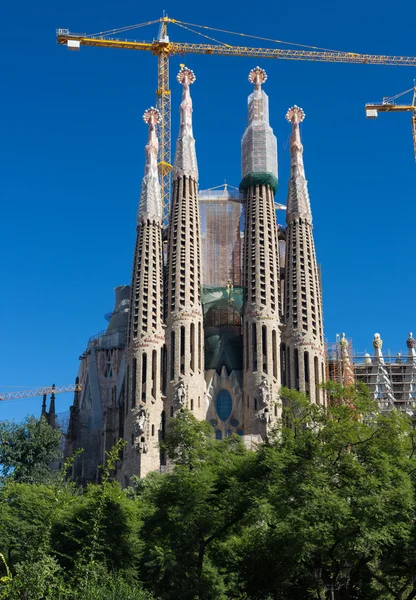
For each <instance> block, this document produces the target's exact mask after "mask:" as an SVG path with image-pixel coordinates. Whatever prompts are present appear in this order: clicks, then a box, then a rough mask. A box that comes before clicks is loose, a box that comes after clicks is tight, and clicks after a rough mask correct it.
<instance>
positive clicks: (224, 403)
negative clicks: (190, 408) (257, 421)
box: [215, 390, 233, 421]
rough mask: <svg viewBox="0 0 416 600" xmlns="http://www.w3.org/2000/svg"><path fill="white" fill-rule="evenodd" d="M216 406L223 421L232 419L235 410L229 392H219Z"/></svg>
mask: <svg viewBox="0 0 416 600" xmlns="http://www.w3.org/2000/svg"><path fill="white" fill-rule="evenodd" d="M215 406H216V409H217V414H218V417H219V418H220V419H221V420H222V421H227V419H229V418H230V415H231V412H232V410H233V401H232V398H231V396H230V394H229V392H227V390H220V391H219V392H218V394H217V399H216V403H215Z"/></svg>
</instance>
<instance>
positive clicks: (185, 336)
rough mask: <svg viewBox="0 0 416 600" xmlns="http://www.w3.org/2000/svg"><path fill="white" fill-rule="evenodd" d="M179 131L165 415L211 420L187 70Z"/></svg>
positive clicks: (181, 78)
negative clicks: (183, 412) (182, 411)
mask: <svg viewBox="0 0 416 600" xmlns="http://www.w3.org/2000/svg"><path fill="white" fill-rule="evenodd" d="M177 79H178V81H179V83H180V84H181V85H182V102H181V105H180V129H179V136H178V139H177V142H176V154H175V162H174V173H173V189H172V205H171V212H170V220H169V230H168V272H167V281H166V284H167V285H166V346H167V348H168V356H167V373H166V375H167V382H168V383H167V400H166V406H165V414H166V417H167V418H170V417H172V416H174V414H175V412H176V411H177V410H179V409H180V408H181V407H186V408H188V409H189V410H191V411H192V412H193V414H194V415H195V417H196V418H197V419H200V420H203V419H205V415H206V406H205V379H204V332H203V315H202V304H201V232H200V218H199V203H198V166H197V161H196V152H195V139H194V135H193V131H192V100H191V96H190V93H189V86H190V85H191V84H192V83H193V82H194V81H195V75H194V73H193V71H191V70H190V69H187V68H185V67H183V68H182V69H181V70H180V72H179V74H178V76H177Z"/></svg>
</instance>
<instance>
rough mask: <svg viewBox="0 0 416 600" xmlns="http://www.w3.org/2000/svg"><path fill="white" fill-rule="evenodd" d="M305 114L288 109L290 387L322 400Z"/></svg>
mask: <svg viewBox="0 0 416 600" xmlns="http://www.w3.org/2000/svg"><path fill="white" fill-rule="evenodd" d="M304 118H305V113H304V112H303V110H302V109H301V108H299V107H298V106H293V107H292V108H290V109H289V110H288V111H287V113H286V119H287V120H288V121H289V123H291V125H292V135H291V138H290V154H291V173H290V180H289V186H288V200H287V212H286V223H287V228H286V268H285V321H286V332H285V341H286V352H287V355H286V372H287V376H286V385H287V386H288V387H291V388H294V389H298V390H300V391H302V392H306V393H307V394H308V395H309V397H310V399H311V401H312V402H317V403H323V402H324V399H325V398H324V392H323V391H322V390H321V389H320V387H319V385H320V384H321V383H322V382H323V381H324V380H325V349H324V336H323V324H322V293H321V282H320V276H319V272H318V265H317V261H316V255H315V247H314V240H313V234H312V214H311V207H310V201H309V194H308V189H307V184H306V179H305V169H304V165H303V146H302V143H301V139H300V131H299V123H301V122H302V121H303V120H304Z"/></svg>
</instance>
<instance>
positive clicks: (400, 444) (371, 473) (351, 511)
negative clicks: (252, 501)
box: [234, 384, 415, 600]
mask: <svg viewBox="0 0 416 600" xmlns="http://www.w3.org/2000/svg"><path fill="white" fill-rule="evenodd" d="M327 391H328V392H329V391H330V392H331V396H332V398H333V404H332V405H330V406H329V407H328V408H327V409H324V408H322V407H318V406H314V405H310V404H309V402H308V401H307V398H306V397H304V396H303V395H302V394H300V393H298V392H294V391H289V390H282V400H283V406H284V409H283V411H284V412H283V423H282V427H281V428H279V430H278V432H277V435H276V436H275V438H274V439H273V441H272V442H270V443H268V444H265V445H264V446H263V448H262V449H261V450H260V451H259V454H258V460H259V465H258V467H259V469H260V472H262V477H261V480H262V482H263V484H264V487H263V491H262V492H261V495H262V499H263V501H262V502H261V504H259V508H260V512H261V515H262V516H261V518H257V520H256V521H255V522H253V523H252V524H251V526H250V527H249V528H247V529H246V531H245V532H244V535H243V537H242V540H239V542H238V555H237V561H236V564H235V566H234V568H235V569H239V573H240V576H239V577H238V580H239V581H240V590H241V593H242V597H245V596H244V594H247V597H249V598H252V599H253V600H254V599H256V600H257V599H259V600H260V599H266V598H276V599H277V598H279V599H292V598H293V599H295V598H296V599H302V598H305V599H306V598H342V599H344V598H383V597H385V598H389V599H390V600H393V599H395V598H402V596H396V595H390V592H389V590H388V589H386V588H385V587H384V588H383V586H382V584H381V577H378V579H377V578H376V572H375V569H374V566H373V565H378V566H379V568H380V569H381V568H382V564H381V562H380V561H382V559H383V557H384V556H388V555H389V554H391V552H392V551H393V550H394V549H395V548H397V547H400V546H402V545H405V544H407V543H409V541H410V538H411V533H412V529H413V521H414V517H415V497H414V489H413V485H412V479H411V475H410V472H411V470H412V468H414V466H415V465H414V457H413V456H412V442H411V436H410V427H409V422H408V419H407V418H405V417H404V416H402V415H400V414H398V413H397V412H393V413H392V414H391V415H389V416H387V417H383V416H381V415H379V414H377V413H376V411H375V407H374V406H373V405H372V403H371V402H370V400H369V397H368V393H367V391H366V390H365V388H362V387H360V386H357V387H355V386H353V387H350V388H348V389H344V388H341V387H340V386H336V385H335V384H331V385H330V386H328V388H327ZM258 517H259V515H258ZM409 575H410V573H409ZM382 594H387V595H385V596H383V595H382ZM403 598H404V597H403ZM406 598H407V596H406ZM410 598H411V596H409V598H408V600H410Z"/></svg>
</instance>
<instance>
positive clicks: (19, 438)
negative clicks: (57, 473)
mask: <svg viewBox="0 0 416 600" xmlns="http://www.w3.org/2000/svg"><path fill="white" fill-rule="evenodd" d="M61 456H62V433H61V431H60V430H59V429H53V428H52V427H50V425H49V424H48V423H47V421H46V419H45V418H44V417H42V418H41V419H35V418H34V417H29V418H27V419H26V420H25V421H23V422H22V423H15V422H11V421H1V422H0V484H2V483H3V484H4V483H5V482H6V481H7V480H10V479H13V480H14V481H19V482H26V483H46V482H50V481H52V480H53V479H54V473H53V471H52V470H51V468H50V464H51V463H52V462H53V461H54V460H57V459H59V458H61Z"/></svg>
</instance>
